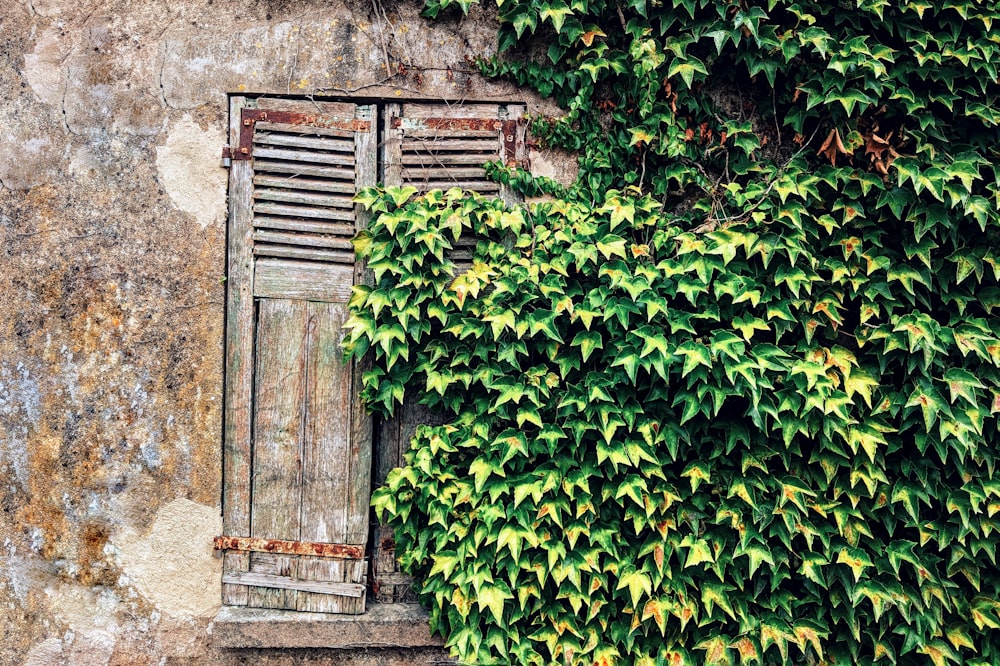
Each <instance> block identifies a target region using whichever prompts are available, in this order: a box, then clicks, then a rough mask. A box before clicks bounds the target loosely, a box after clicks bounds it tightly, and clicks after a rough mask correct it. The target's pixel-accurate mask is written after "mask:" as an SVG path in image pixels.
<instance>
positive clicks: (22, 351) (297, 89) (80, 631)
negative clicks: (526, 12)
mask: <svg viewBox="0 0 1000 666" xmlns="http://www.w3.org/2000/svg"><path fill="white" fill-rule="evenodd" d="M376 10H377V15H376ZM418 10H419V7H418V6H417V4H416V3H405V4H393V5H389V4H386V5H384V6H383V5H382V4H381V3H380V2H378V1H376V2H362V1H361V0H357V2H352V1H351V0H88V1H87V2H79V1H78V0H7V1H6V2H3V3H0V120H2V123H3V131H2V132H0V666H6V665H7V664H23V663H26V664H86V665H95V664H96V665H98V666H103V665H106V664H153V663H157V664H159V663H243V661H244V660H246V659H250V660H251V661H256V662H257V663H286V662H285V661H281V659H284V658H278V657H268V656H261V655H256V656H253V655H250V656H248V655H247V654H245V653H244V654H239V655H233V654H219V653H217V652H214V651H213V648H211V646H210V644H209V638H208V637H209V632H210V631H211V625H210V623H211V618H212V616H213V615H214V613H215V611H216V609H217V607H218V598H219V594H218V584H219V583H218V581H219V576H220V567H219V560H218V559H216V558H214V557H213V555H212V552H211V549H210V547H209V546H208V541H209V539H210V538H211V536H213V535H215V534H217V533H218V532H219V530H220V529H221V523H220V519H219V513H220V507H219V503H220V477H221V472H220V467H221V460H220V458H221V454H220V440H221V404H220V403H221V394H222V335H223V305H224V298H225V294H224V288H223V281H222V277H223V274H224V259H225V221H224V217H225V183H226V177H227V176H226V172H225V171H224V170H223V169H221V168H219V167H218V164H219V154H220V149H221V146H222V144H223V143H224V137H225V128H226V123H227V118H226V113H227V93H233V92H240V91H245V92H251V93H269V94H286V93H292V94H315V95H324V94H325V95H345V94H351V93H358V94H364V95H366V96H384V97H389V98H402V97H412V96H426V97H429V98H435V99H440V98H448V99H454V100H457V99H462V98H477V99H491V98H495V99H525V95H524V93H521V92H518V91H515V90H514V89H512V88H511V87H508V86H505V85H500V84H486V83H484V82H483V81H481V80H479V79H478V78H476V77H475V76H474V75H472V74H471V73H469V72H468V65H467V58H469V57H472V56H477V55H485V54H489V53H491V52H492V50H493V49H494V47H495V42H494V27H493V25H492V19H491V17H490V16H489V15H488V13H486V11H485V10H482V9H474V10H473V11H472V12H471V13H470V16H469V17H468V18H458V17H456V18H453V19H449V20H444V21H439V22H437V23H436V24H435V25H434V27H433V28H431V27H428V25H426V24H425V23H424V22H423V21H422V20H421V19H420V18H419V17H418ZM401 64H402V65H403V66H400V65H401ZM387 65H388V67H387ZM404 71H405V73H401V72H404ZM389 74H392V76H389ZM528 101H529V110H532V111H539V110H542V111H547V112H551V111H552V109H549V108H546V107H542V106H539V105H538V104H536V103H535V102H533V101H531V100H530V99H529V100H528ZM565 162H566V161H565V160H563V162H562V163H561V165H560V163H559V161H558V160H557V161H556V165H555V166H554V167H552V169H553V171H552V173H551V174H550V175H556V176H558V175H560V174H563V175H565V170H566V164H565ZM545 163H546V164H549V163H551V161H546V162H545ZM421 654H422V656H419V657H417V656H414V659H415V660H417V661H414V662H413V663H424V662H423V661H421V660H425V659H432V658H434V656H435V655H436V653H434V654H431V653H427V652H426V651H425V652H424V653H421ZM313 657H315V659H313ZM376 657H377V656H375V657H373V656H371V655H368V656H364V655H362V656H358V657H356V658H352V659H356V660H354V661H351V662H350V663H357V664H362V663H377V659H381V658H382V657H377V659H376ZM345 658H346V657H338V658H332V657H329V655H327V656H323V655H321V654H315V655H313V656H312V657H310V655H309V654H306V653H302V654H300V655H299V656H297V657H295V659H294V660H293V661H294V663H307V662H308V663H312V661H310V659H312V660H313V661H315V662H316V663H321V662H323V661H324V660H326V662H327V663H348V662H347V661H343V659H345ZM331 659H332V661H331ZM338 659H340V660H341V661H340V662H338ZM373 660H376V661H373ZM286 661H287V660H286ZM293 661H288V662H287V663H293ZM393 663H401V662H393Z"/></svg>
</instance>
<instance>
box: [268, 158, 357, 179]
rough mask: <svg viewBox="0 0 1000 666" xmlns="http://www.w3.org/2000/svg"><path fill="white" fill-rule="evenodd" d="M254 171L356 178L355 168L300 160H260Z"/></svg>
mask: <svg viewBox="0 0 1000 666" xmlns="http://www.w3.org/2000/svg"><path fill="white" fill-rule="evenodd" d="M254 171H256V172H258V173H284V174H289V175H293V176H318V177H320V178H331V179H333V180H344V181H351V180H352V179H353V178H354V170H353V169H338V168H337V167H326V166H319V165H315V166H314V165H311V164H305V163H298V162H270V161H265V160H260V161H257V162H255V163H254Z"/></svg>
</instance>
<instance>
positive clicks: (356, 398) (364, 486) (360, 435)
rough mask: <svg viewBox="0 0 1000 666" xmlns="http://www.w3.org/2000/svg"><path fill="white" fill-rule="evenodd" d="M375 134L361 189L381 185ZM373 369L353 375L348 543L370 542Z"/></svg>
mask: <svg viewBox="0 0 1000 666" xmlns="http://www.w3.org/2000/svg"><path fill="white" fill-rule="evenodd" d="M359 112H360V113H363V114H364V115H365V119H367V120H369V121H370V124H371V126H372V127H378V125H377V122H378V118H377V115H376V114H377V110H376V107H375V106H369V107H367V109H365V108H364V107H359ZM376 138H377V137H376V136H375V133H374V132H372V133H370V134H358V138H357V155H356V158H355V163H356V164H357V184H358V188H359V189H360V188H363V187H371V186H373V185H375V184H376V183H377V182H378V163H377V161H378V144H377V141H376ZM370 218H371V215H370V214H369V213H368V211H366V210H365V209H364V208H363V207H362V206H360V205H359V206H358V208H357V218H356V220H355V225H356V228H357V230H358V231H361V230H362V229H366V228H367V227H368V222H369V221H370ZM354 283H355V284H359V285H372V284H374V283H375V278H374V275H373V274H372V272H371V271H370V270H369V269H368V266H367V264H365V263H364V262H362V261H358V262H357V263H356V264H355V266H354ZM370 369H371V356H367V355H366V356H365V357H364V358H361V359H359V360H357V361H355V364H354V367H353V369H352V376H351V396H350V404H351V408H352V415H351V460H352V461H353V464H354V469H355V470H356V471H355V473H354V475H353V479H352V483H351V486H350V495H349V497H348V512H347V536H348V537H349V538H348V539H346V540H348V541H350V540H351V538H354V537H361V536H363V537H364V538H365V540H366V542H367V537H368V534H369V531H370V526H369V523H368V518H369V515H370V510H369V503H370V501H371V469H372V418H371V416H370V415H369V414H368V413H367V411H366V410H365V408H364V406H363V405H362V403H361V389H362V382H361V378H362V376H363V375H364V373H365V372H367V371H368V370H370Z"/></svg>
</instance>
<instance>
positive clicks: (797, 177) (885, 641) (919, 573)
mask: <svg viewBox="0 0 1000 666" xmlns="http://www.w3.org/2000/svg"><path fill="white" fill-rule="evenodd" d="M470 3H471V0H426V5H425V6H426V12H427V14H428V15H431V16H433V15H436V14H438V13H439V12H442V11H453V10H454V9H453V8H454V7H458V8H460V9H461V10H467V9H468V7H469V5H470ZM497 4H498V6H499V15H500V19H501V25H500V44H501V47H502V50H503V53H502V54H501V56H499V57H497V58H494V59H492V60H490V61H487V62H484V63H482V68H483V70H484V72H485V73H487V74H489V75H491V76H503V77H508V78H510V79H513V80H515V81H517V82H519V83H521V84H522V85H525V86H528V87H531V88H533V89H535V90H537V91H539V92H540V93H542V94H543V95H548V96H551V97H553V98H554V99H555V100H556V101H557V102H558V103H559V104H560V105H561V106H563V107H564V108H565V109H566V115H565V117H562V118H558V119H547V118H538V119H535V121H534V124H533V131H534V133H535V135H536V136H538V137H540V138H541V140H543V141H544V142H546V143H548V144H549V145H553V146H560V147H565V148H569V149H572V150H576V151H579V154H580V167H581V168H580V175H579V178H578V180H577V182H576V183H575V184H574V185H573V186H571V187H568V188H562V187H560V186H557V185H555V184H553V183H551V182H549V181H545V180H544V179H534V178H531V177H530V175H528V174H525V173H523V172H518V171H511V170H507V169H505V168H503V167H500V166H494V167H493V172H494V174H495V176H496V177H497V178H499V179H501V180H504V181H506V182H507V183H508V184H510V185H511V186H512V187H515V188H516V189H519V190H520V191H523V192H526V193H528V194H531V195H536V194H547V195H548V198H547V199H545V200H542V201H540V202H538V203H532V204H528V205H522V206H518V207H514V208H506V207H505V206H504V205H503V204H502V203H501V202H499V201H497V200H494V199H487V198H481V197H478V196H475V195H470V194H468V193H463V192H460V191H458V190H452V191H448V192H440V191H436V192H431V193H429V194H426V195H423V196H415V191H414V190H413V189H412V188H403V189H400V188H388V189H380V190H376V189H372V190H366V191H365V192H363V193H362V194H361V195H360V196H359V197H358V200H359V201H361V202H362V203H363V204H364V205H366V206H368V207H369V208H370V209H371V210H372V211H374V212H375V213H376V216H375V218H374V220H373V223H372V224H371V226H370V228H369V229H368V230H367V231H366V232H364V233H362V234H361V235H360V236H359V238H358V239H357V242H356V247H357V250H358V252H359V255H360V256H362V257H363V258H364V259H366V260H367V261H368V265H369V267H370V268H371V269H372V271H373V272H374V275H375V283H374V285H373V286H362V287H357V288H356V289H355V293H354V296H353V298H352V301H351V308H352V312H353V315H352V317H351V319H350V321H349V322H348V328H349V330H350V336H349V339H348V342H347V348H348V352H349V354H353V355H355V356H358V355H361V354H365V353H368V352H371V357H372V359H373V366H372V369H371V370H370V372H368V373H367V374H366V376H365V377H364V385H365V389H364V398H365V400H367V401H368V403H369V404H370V405H371V406H372V408H373V409H374V410H376V411H379V412H381V413H383V414H390V413H391V412H392V410H393V409H394V407H395V406H396V405H398V404H400V403H401V402H402V400H403V399H404V397H406V396H412V397H414V398H419V399H420V400H421V401H422V402H424V403H425V404H427V405H429V406H430V407H431V408H433V409H435V410H437V411H439V412H441V413H442V414H444V415H446V420H447V423H446V424H445V425H441V426H436V427H423V428H421V429H420V430H419V431H418V433H417V436H416V438H415V439H414V441H413V443H412V448H411V450H410V452H409V453H408V454H407V457H406V462H407V464H406V466H405V467H403V468H402V469H399V470H396V471H395V472H393V473H392V474H391V475H390V478H389V481H388V483H387V485H386V486H385V487H384V488H382V489H380V490H379V491H378V492H376V494H375V499H374V504H375V507H376V510H377V512H378V513H379V515H380V517H381V519H383V520H385V521H387V522H388V524H390V525H392V526H393V527H394V528H395V531H396V536H397V543H398V547H399V549H400V551H401V552H402V563H403V566H404V568H405V569H406V570H407V571H409V572H411V573H413V574H414V575H415V576H416V577H417V579H418V580H419V582H420V591H421V598H422V599H423V601H424V602H425V603H426V604H427V605H428V606H429V607H430V609H431V613H432V624H433V626H434V628H435V629H437V630H439V631H441V632H442V633H444V634H445V635H446V636H447V637H448V638H447V641H448V642H447V644H448V647H449V648H450V649H451V650H452V652H453V653H454V654H455V655H456V656H457V657H459V658H460V659H462V660H464V661H468V662H473V663H513V664H552V663H559V664H602V665H605V664H636V665H639V664H687V663H692V664H694V663H704V664H736V663H739V664H793V663H794V664H862V663H863V664H869V663H872V664H934V665H935V666H944V665H945V664H970V665H972V664H976V665H983V666H986V665H989V664H996V663H1000V569H998V566H997V559H996V542H997V538H996V534H995V532H996V531H997V530H998V529H1000V516H998V515H997V514H998V513H1000V475H997V474H996V470H995V465H996V460H997V445H998V420H997V416H996V414H997V412H1000V323H998V321H997V319H996V317H994V316H993V309H994V308H995V307H997V306H998V305H1000V265H998V263H1000V262H998V258H997V255H996V253H995V250H994V248H996V247H997V246H998V240H1000V233H998V232H1000V213H998V210H1000V170H998V166H997V164H998V153H997V151H998V148H997V146H998V145H1000V129H998V126H1000V103H998V99H997V96H998V91H1000V86H998V84H997V63H998V62H1000V8H998V7H997V4H996V3H995V2H983V1H979V0H913V1H909V2H906V1H902V2H889V1H888V0H853V1H851V2H845V1H842V2H835V3H829V2H820V1H818V0H817V1H813V0H798V1H796V0H765V1H754V0H741V1H738V2H717V1H714V0H713V1H708V0H666V1H663V2H661V1H659V0H620V1H618V2H608V1H607V0H594V1H592V0H570V1H569V2H567V1H565V0H498V3H497ZM539 45H543V46H542V48H541V50H539ZM545 46H547V48H545ZM536 52H537V53H540V56H539V58H537V59H535V60H532V59H530V58H529V59H524V58H523V57H521V58H516V57H514V56H516V55H518V54H523V53H536ZM463 238H464V239H469V238H472V239H475V240H476V242H477V244H476V246H475V251H474V254H473V263H472V267H471V269H469V270H464V271H457V270H456V268H455V265H454V262H453V261H452V260H451V254H450V252H449V251H450V250H451V248H452V247H453V245H454V244H455V243H456V241H458V240H459V239H463Z"/></svg>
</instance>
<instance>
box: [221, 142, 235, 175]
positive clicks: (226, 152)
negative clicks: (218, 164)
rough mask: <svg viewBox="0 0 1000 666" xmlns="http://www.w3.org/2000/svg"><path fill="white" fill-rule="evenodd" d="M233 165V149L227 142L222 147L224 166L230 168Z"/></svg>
mask: <svg viewBox="0 0 1000 666" xmlns="http://www.w3.org/2000/svg"><path fill="white" fill-rule="evenodd" d="M232 165H233V150H232V148H230V147H229V144H228V143H227V144H226V145H224V146H223V147H222V167H223V168H224V169H228V168H229V167H231V166H232Z"/></svg>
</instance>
